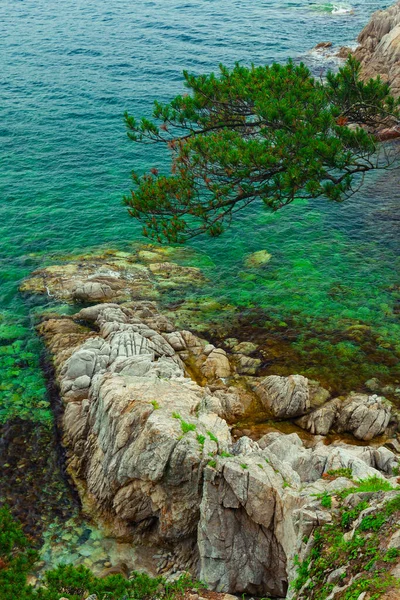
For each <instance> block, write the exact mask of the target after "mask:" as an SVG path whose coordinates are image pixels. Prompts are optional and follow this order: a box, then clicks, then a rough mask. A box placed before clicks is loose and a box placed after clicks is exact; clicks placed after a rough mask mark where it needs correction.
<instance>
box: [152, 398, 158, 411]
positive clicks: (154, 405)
mask: <svg viewBox="0 0 400 600" xmlns="http://www.w3.org/2000/svg"><path fill="white" fill-rule="evenodd" d="M151 404H152V405H153V407H154V410H158V409H159V408H160V405H159V403H158V402H157V400H152V401H151Z"/></svg>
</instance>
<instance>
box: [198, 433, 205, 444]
mask: <svg viewBox="0 0 400 600" xmlns="http://www.w3.org/2000/svg"><path fill="white" fill-rule="evenodd" d="M196 439H197V441H198V442H199V444H200V446H204V442H205V441H206V436H205V435H201V433H198V434H197V437H196Z"/></svg>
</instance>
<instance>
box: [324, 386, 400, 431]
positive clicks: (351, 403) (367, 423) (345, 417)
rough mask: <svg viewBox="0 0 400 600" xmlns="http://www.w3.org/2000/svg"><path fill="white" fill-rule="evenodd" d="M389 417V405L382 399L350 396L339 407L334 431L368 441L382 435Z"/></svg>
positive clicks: (362, 395) (357, 395)
mask: <svg viewBox="0 0 400 600" xmlns="http://www.w3.org/2000/svg"><path fill="white" fill-rule="evenodd" d="M390 417H391V404H390V403H389V402H387V401H386V400H385V399H384V398H382V397H380V396H377V395H375V394H374V395H372V396H368V395H367V394H350V396H348V397H347V398H346V400H345V402H344V403H343V405H342V406H341V407H340V411H339V416H338V419H337V422H336V425H335V427H336V429H337V431H338V432H339V433H340V432H344V431H346V432H350V433H352V434H353V435H354V436H355V437H356V438H358V439H359V440H365V441H369V440H372V438H374V437H376V436H378V435H381V434H382V433H384V431H385V429H386V428H387V426H388V425H389V421H390Z"/></svg>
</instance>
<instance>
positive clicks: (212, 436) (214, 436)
mask: <svg viewBox="0 0 400 600" xmlns="http://www.w3.org/2000/svg"><path fill="white" fill-rule="evenodd" d="M207 435H208V437H209V438H210V440H211V441H212V442H215V443H216V444H218V438H217V436H216V435H214V434H213V432H212V431H207Z"/></svg>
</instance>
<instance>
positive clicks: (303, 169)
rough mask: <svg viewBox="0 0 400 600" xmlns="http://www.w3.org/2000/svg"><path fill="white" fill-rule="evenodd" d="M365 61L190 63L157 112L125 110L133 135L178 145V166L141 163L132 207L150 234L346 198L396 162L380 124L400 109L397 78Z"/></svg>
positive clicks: (179, 238) (209, 227)
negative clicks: (393, 82) (181, 90)
mask: <svg viewBox="0 0 400 600" xmlns="http://www.w3.org/2000/svg"><path fill="white" fill-rule="evenodd" d="M359 71H360V65H359V63H358V62H357V61H355V60H354V59H353V58H351V57H349V59H348V61H347V63H346V64H345V65H344V66H343V67H342V68H341V69H340V70H339V72H338V73H336V74H333V73H328V75H327V78H326V81H324V82H323V81H320V80H317V79H315V78H314V77H312V75H311V73H310V71H309V69H308V68H307V67H306V66H304V65H303V64H299V65H295V64H293V62H291V61H289V62H288V63H287V64H285V65H280V64H272V65H271V66H258V67H256V66H254V65H253V66H251V67H244V66H241V65H240V64H236V65H235V67H234V68H232V69H228V68H226V67H224V66H220V72H219V74H218V75H215V74H214V73H211V74H209V75H200V76H195V75H191V74H189V73H187V72H184V79H185V85H186V87H187V88H188V90H189V92H188V93H187V94H184V95H179V96H177V97H176V98H174V99H173V100H172V102H170V103H168V104H161V103H159V102H157V101H156V102H155V103H154V111H153V120H149V119H146V118H142V119H141V120H139V121H136V120H135V118H134V117H132V116H130V115H128V114H125V121H126V125H127V128H128V136H129V138H130V139H131V140H133V141H135V142H142V143H150V144H153V143H154V144H164V145H166V146H167V147H168V149H169V151H170V154H171V172H170V174H168V175H165V174H160V173H159V172H158V170H157V169H155V168H152V169H150V171H149V172H148V173H146V174H144V175H141V176H140V175H138V174H137V173H135V172H134V173H133V175H132V177H133V182H134V189H133V190H132V191H131V194H130V195H129V196H127V197H125V198H124V202H125V204H126V205H127V206H128V210H129V213H130V215H131V216H132V217H134V218H136V219H139V220H141V221H142V222H143V233H144V235H146V236H147V237H150V238H151V239H155V240H157V241H163V240H165V239H166V240H168V241H172V242H184V241H185V240H187V239H188V238H191V237H194V236H197V235H199V234H202V233H208V234H210V235H212V236H217V235H220V234H221V233H222V232H223V231H224V229H225V228H226V226H227V225H229V223H230V222H231V220H232V218H233V217H234V215H235V213H237V212H238V211H240V210H243V209H245V208H246V207H247V206H249V205H250V204H251V203H253V202H257V201H261V202H262V203H264V205H265V206H266V207H268V208H269V209H271V210H273V211H275V210H278V209H280V208H282V207H283V206H286V205H287V204H289V203H291V202H293V200H294V199H296V198H316V197H318V196H324V197H325V198H327V199H329V200H332V201H337V202H340V201H342V200H343V199H345V198H347V197H348V196H349V195H351V194H353V193H354V192H355V191H356V190H357V189H358V188H359V186H360V184H361V183H362V181H363V178H364V175H365V174H366V173H367V172H368V171H370V170H372V169H376V168H387V167H388V166H389V165H391V164H392V161H391V159H390V157H389V156H388V153H387V152H386V151H385V152H384V153H382V152H379V148H380V145H379V142H378V141H377V136H376V135H375V133H376V130H377V129H378V128H379V127H380V126H382V125H383V124H385V123H387V122H388V119H393V118H394V119H398V118H399V101H395V100H394V99H393V97H392V96H391V95H390V90H389V86H388V85H387V84H386V83H383V82H382V81H381V80H380V79H379V78H377V79H371V80H369V81H367V82H362V81H361V80H360V78H359Z"/></svg>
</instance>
